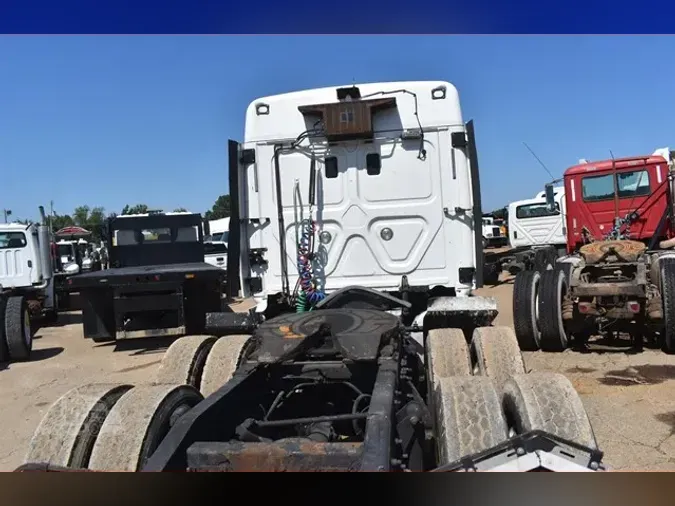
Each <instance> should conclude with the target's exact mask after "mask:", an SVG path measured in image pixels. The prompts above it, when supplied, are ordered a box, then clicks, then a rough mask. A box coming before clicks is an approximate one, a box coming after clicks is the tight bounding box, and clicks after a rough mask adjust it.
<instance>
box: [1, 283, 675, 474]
mask: <svg viewBox="0 0 675 506" xmlns="http://www.w3.org/2000/svg"><path fill="white" fill-rule="evenodd" d="M511 283H512V281H511V280H509V279H508V278H507V279H504V280H503V282H502V283H500V284H499V285H497V286H494V287H486V288H483V289H481V290H479V294H481V295H487V296H493V297H495V298H496V299H497V301H498V304H499V316H498V317H497V321H496V324H498V325H512V324H513V322H512V314H511V304H512V284H511ZM233 309H234V310H235V311H237V310H245V309H246V307H244V306H243V305H238V306H233ZM169 344H170V341H165V340H162V339H150V340H143V341H140V340H138V341H129V342H128V343H127V345H126V346H115V345H110V344H102V345H97V344H95V343H93V342H92V341H90V340H87V339H83V337H82V325H81V317H80V314H79V313H77V312H74V313H66V314H62V315H61V317H60V322H59V324H58V326H52V327H46V328H42V329H39V330H38V331H37V333H36V336H35V342H34V352H33V357H32V359H31V361H30V362H25V363H14V364H8V365H2V366H0V427H2V430H0V471H11V470H13V469H14V468H16V467H17V466H18V465H20V464H21V463H22V462H23V457H24V453H25V451H26V449H27V446H28V442H29V440H30V437H31V435H32V433H33V431H34V430H35V428H36V427H37V425H38V423H39V422H40V420H41V418H42V416H43V415H44V414H45V412H46V411H47V409H48V408H49V406H50V405H51V404H52V403H53V402H54V401H55V400H56V399H58V398H59V397H60V396H61V395H62V394H64V393H65V392H67V391H68V390H70V389H71V388H73V387H76V386H79V385H81V384H82V383H87V382H124V383H132V384H133V383H142V382H146V381H150V380H151V378H152V375H153V373H154V372H155V370H156V369H157V367H158V365H159V362H160V360H161V358H162V354H163V352H164V350H165V349H166V347H167V346H168V345H169ZM629 351H630V350H627V349H626V348H615V347H610V346H595V347H592V349H591V351H590V352H588V353H579V352H575V351H567V352H565V353H560V354H547V353H543V352H537V353H525V354H524V356H525V361H526V364H527V367H528V368H529V369H531V370H537V371H543V370H547V371H557V372H560V373H563V374H565V375H567V376H568V377H569V378H570V379H571V380H572V382H573V383H574V385H575V386H576V388H577V390H578V392H579V393H580V394H581V396H582V399H583V401H584V404H585V406H586V409H587V410H588V414H589V416H590V418H591V421H592V422H593V426H594V429H595V433H596V437H597V439H598V442H599V444H600V447H601V449H602V450H603V451H604V452H605V463H606V464H607V465H609V466H611V468H613V469H620V470H650V471H656V470H675V356H667V355H665V354H663V353H661V352H659V351H652V350H646V351H644V352H642V353H637V354H631V353H630V352H629Z"/></svg>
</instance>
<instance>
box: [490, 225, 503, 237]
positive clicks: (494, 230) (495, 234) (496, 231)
mask: <svg viewBox="0 0 675 506" xmlns="http://www.w3.org/2000/svg"><path fill="white" fill-rule="evenodd" d="M500 235H501V231H500V230H499V227H492V236H493V237H499V236H500Z"/></svg>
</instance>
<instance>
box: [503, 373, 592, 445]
mask: <svg viewBox="0 0 675 506" xmlns="http://www.w3.org/2000/svg"><path fill="white" fill-rule="evenodd" d="M503 400H504V412H505V414H506V418H507V420H508V421H509V422H510V424H511V425H512V426H513V428H514V429H515V431H516V433H518V434H523V433H525V432H529V431H532V430H543V431H546V432H548V433H550V434H553V435H555V436H558V437H560V438H563V439H566V440H568V441H573V442H575V443H577V444H580V445H583V446H586V447H588V448H592V449H597V447H598V445H597V442H596V440H595V434H594V433H593V428H592V426H591V422H590V420H589V419H588V415H587V413H586V410H585V408H584V405H583V403H582V402H581V398H580V397H579V394H578V393H577V391H576V390H575V389H574V387H573V386H572V383H570V381H569V380H568V379H567V378H566V377H565V376H563V375H562V374H557V373H530V374H520V375H516V376H513V377H511V378H510V379H509V380H508V381H507V382H506V384H505V385H504V398H503Z"/></svg>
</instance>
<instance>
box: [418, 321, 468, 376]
mask: <svg viewBox="0 0 675 506" xmlns="http://www.w3.org/2000/svg"><path fill="white" fill-rule="evenodd" d="M424 348H425V355H426V362H427V367H426V368H427V374H428V376H429V385H430V386H431V385H433V384H434V382H435V381H436V378H449V377H451V376H471V356H470V355H469V346H468V345H467V344H466V337H464V332H463V331H462V329H450V328H444V329H432V330H430V331H429V334H428V335H427V340H426V343H425V347H424Z"/></svg>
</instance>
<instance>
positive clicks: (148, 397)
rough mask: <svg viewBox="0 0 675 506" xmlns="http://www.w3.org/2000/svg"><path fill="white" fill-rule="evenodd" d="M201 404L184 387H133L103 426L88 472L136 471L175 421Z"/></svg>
mask: <svg viewBox="0 0 675 506" xmlns="http://www.w3.org/2000/svg"><path fill="white" fill-rule="evenodd" d="M202 400H203V397H202V395H201V394H200V393H199V392H198V391H197V390H195V389H194V388H192V387H190V386H187V385H139V386H135V387H134V388H132V389H131V390H129V391H127V392H126V393H124V394H123V395H122V396H121V397H120V398H119V400H118V401H117V402H116V403H115V405H114V406H113V408H112V409H111V410H110V413H109V414H108V416H107V417H106V419H105V421H104V422H103V424H102V426H101V430H100V432H99V434H98V437H97V438H96V443H94V449H93V450H92V452H91V457H90V459H89V469H93V470H96V471H139V470H140V469H142V468H143V466H144V465H145V462H147V460H148V459H149V458H150V456H151V455H152V454H153V453H154V452H155V450H156V449H157V447H158V446H159V444H160V443H161V442H162V440H163V439H164V437H165V436H166V434H167V433H168V432H169V430H170V429H171V427H172V426H173V425H174V424H175V422H176V421H177V420H178V418H179V417H180V416H181V415H183V414H185V413H186V412H188V411H189V410H190V409H192V408H193V407H194V406H196V405H197V404H199V402H201V401H202Z"/></svg>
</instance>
